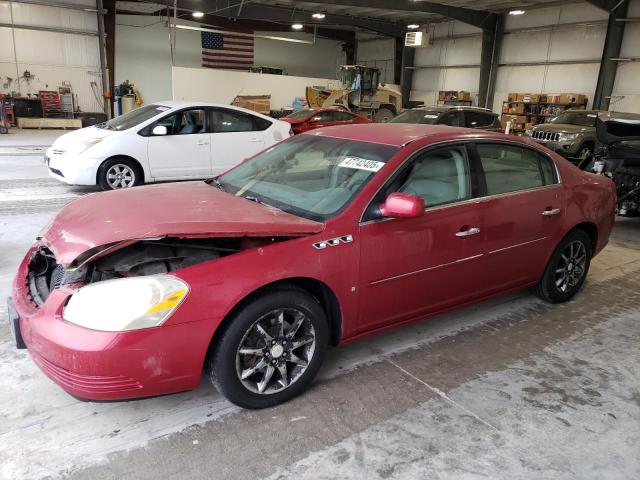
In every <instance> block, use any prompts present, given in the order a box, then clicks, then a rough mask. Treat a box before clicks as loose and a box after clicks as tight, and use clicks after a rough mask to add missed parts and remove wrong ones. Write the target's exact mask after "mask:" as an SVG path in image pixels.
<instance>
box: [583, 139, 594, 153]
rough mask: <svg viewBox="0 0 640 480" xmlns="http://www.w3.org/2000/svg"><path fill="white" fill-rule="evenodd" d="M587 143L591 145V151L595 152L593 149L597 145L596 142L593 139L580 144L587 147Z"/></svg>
mask: <svg viewBox="0 0 640 480" xmlns="http://www.w3.org/2000/svg"><path fill="white" fill-rule="evenodd" d="M587 145H588V146H590V147H591V151H592V152H593V149H594V148H595V147H596V144H595V142H593V141H592V140H585V141H584V142H582V145H580V148H583V147H586V146H587Z"/></svg>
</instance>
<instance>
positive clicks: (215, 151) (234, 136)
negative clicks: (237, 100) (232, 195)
mask: <svg viewBox="0 0 640 480" xmlns="http://www.w3.org/2000/svg"><path fill="white" fill-rule="evenodd" d="M209 115H210V122H211V126H212V134H211V157H212V163H213V174H214V175H218V174H220V173H223V172H225V171H227V170H229V169H230V168H231V167H235V166H236V165H237V164H239V163H240V162H242V161H243V160H246V159H247V158H251V157H253V156H254V155H255V154H256V153H259V152H261V151H262V150H263V149H264V147H265V138H264V135H265V132H264V131H263V130H260V128H259V126H258V125H257V123H256V121H255V117H254V116H253V115H251V114H249V113H244V112H239V111H236V110H231V109H226V108H212V109H209Z"/></svg>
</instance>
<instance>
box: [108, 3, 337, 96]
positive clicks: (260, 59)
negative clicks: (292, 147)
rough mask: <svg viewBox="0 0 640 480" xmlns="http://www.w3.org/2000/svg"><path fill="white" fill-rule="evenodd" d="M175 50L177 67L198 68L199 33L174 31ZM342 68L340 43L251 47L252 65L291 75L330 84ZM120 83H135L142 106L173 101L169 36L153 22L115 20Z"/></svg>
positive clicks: (129, 17) (270, 43) (258, 42)
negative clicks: (272, 68)
mask: <svg viewBox="0 0 640 480" xmlns="http://www.w3.org/2000/svg"><path fill="white" fill-rule="evenodd" d="M179 23H183V24H190V25H199V24H197V23H195V22H179ZM256 33H267V32H256ZM268 34H269V35H277V36H280V37H291V38H298V39H303V40H310V41H311V40H313V36H312V35H309V34H305V33H289V32H285V33H281V32H278V33H277V34H276V33H274V32H268ZM176 50H177V52H176V66H178V67H191V68H200V67H201V44H200V32H199V31H190V30H177V32H176ZM343 62H344V53H342V52H341V42H338V41H334V40H326V39H317V40H316V43H315V44H301V43H290V42H282V41H277V40H269V39H264V38H256V39H255V42H254V63H255V64H256V65H264V66H270V67H280V68H284V69H285V70H286V72H287V73H288V74H290V75H301V76H310V77H311V76H312V77H325V78H335V75H336V68H337V65H339V64H341V63H343ZM124 80H129V81H131V82H134V83H135V84H136V86H137V87H138V89H139V90H140V92H141V94H142V97H143V99H144V101H145V102H147V103H149V102H154V101H159V100H166V99H169V98H172V97H171V95H172V83H171V52H170V48H169V30H168V28H167V27H166V25H165V23H164V22H163V21H161V20H159V18H158V17H151V16H139V15H118V16H117V18H116V68H115V82H116V84H119V83H121V82H123V81H124Z"/></svg>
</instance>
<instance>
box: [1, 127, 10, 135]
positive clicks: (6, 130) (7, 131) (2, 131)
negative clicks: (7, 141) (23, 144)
mask: <svg viewBox="0 0 640 480" xmlns="http://www.w3.org/2000/svg"><path fill="white" fill-rule="evenodd" d="M0 133H1V134H4V133H9V129H8V128H7V127H3V126H0Z"/></svg>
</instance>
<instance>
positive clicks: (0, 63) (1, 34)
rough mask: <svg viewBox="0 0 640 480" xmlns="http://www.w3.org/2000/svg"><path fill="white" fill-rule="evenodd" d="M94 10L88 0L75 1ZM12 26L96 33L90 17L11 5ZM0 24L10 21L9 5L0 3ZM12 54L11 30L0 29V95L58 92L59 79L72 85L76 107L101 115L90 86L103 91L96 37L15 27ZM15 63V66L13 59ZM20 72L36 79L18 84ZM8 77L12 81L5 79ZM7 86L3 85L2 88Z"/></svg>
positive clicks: (51, 9) (72, 12)
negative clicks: (97, 112) (45, 27)
mask: <svg viewBox="0 0 640 480" xmlns="http://www.w3.org/2000/svg"><path fill="white" fill-rule="evenodd" d="M69 3H75V4H79V5H86V6H89V7H94V8H95V2H94V1H93V0H75V1H73V2H69ZM12 5H13V21H14V23H15V24H23V25H34V26H47V27H59V28H70V29H79V30H90V31H94V32H97V29H98V26H97V18H96V14H95V13H91V12H82V11H76V10H69V9H62V8H56V7H47V6H41V5H27V4H19V3H13V4H12ZM0 23H11V11H10V4H9V2H5V1H0ZM14 31H15V44H16V51H15V52H14V49H13V36H12V29H11V28H0V77H1V78H0V92H2V93H10V92H18V93H21V94H22V95H27V94H37V93H38V90H57V87H58V85H60V84H61V83H62V82H63V81H68V82H70V83H71V86H72V88H73V91H74V93H75V94H76V95H77V100H78V104H79V106H80V108H81V109H82V110H84V111H101V110H102V107H101V102H100V101H98V99H96V98H95V95H94V93H93V90H92V87H91V82H96V86H97V91H98V92H99V94H100V92H102V86H101V85H102V82H101V77H100V58H99V53H98V39H97V36H81V35H71V34H64V33H54V32H42V31H34V30H25V29H15V30H14ZM16 57H17V60H18V65H17V68H16V63H15V58H16ZM25 70H28V71H29V72H30V73H31V74H32V75H33V76H34V77H35V78H33V79H32V80H30V81H27V80H21V79H20V78H19V77H21V76H23V73H24V71H25ZM7 77H9V78H12V79H14V80H13V81H12V82H10V83H9V82H8V81H7ZM7 83H9V84H8V85H7V86H6V87H5V86H4V85H5V84H7Z"/></svg>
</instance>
